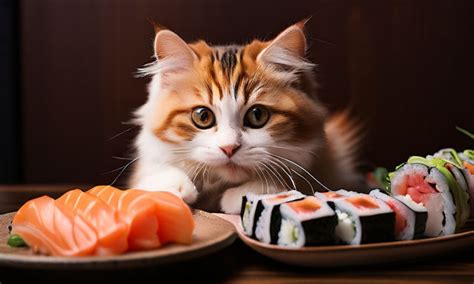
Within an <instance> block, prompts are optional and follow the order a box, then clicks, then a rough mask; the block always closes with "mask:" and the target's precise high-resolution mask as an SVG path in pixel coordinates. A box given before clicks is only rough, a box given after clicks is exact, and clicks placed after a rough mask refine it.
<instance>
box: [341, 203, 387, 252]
mask: <svg viewBox="0 0 474 284" xmlns="http://www.w3.org/2000/svg"><path fill="white" fill-rule="evenodd" d="M334 204H335V205H336V214H337V215H338V225H337V226H336V235H337V237H338V238H339V240H340V241H341V242H343V243H346V244H351V245H358V244H366V243H373V242H384V241H392V240H393V239H394V228H395V214H394V212H393V211H392V209H390V207H389V206H388V205H387V204H385V203H384V202H383V201H381V200H379V199H376V198H374V197H372V196H370V195H367V194H356V195H355V196H352V197H346V198H340V199H336V200H334Z"/></svg>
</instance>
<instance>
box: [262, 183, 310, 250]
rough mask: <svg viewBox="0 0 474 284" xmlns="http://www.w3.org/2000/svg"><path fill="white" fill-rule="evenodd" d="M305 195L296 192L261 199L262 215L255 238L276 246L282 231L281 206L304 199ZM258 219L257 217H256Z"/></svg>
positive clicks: (270, 195) (271, 195)
mask: <svg viewBox="0 0 474 284" xmlns="http://www.w3.org/2000/svg"><path fill="white" fill-rule="evenodd" d="M304 197H305V195H303V194H302V193H301V192H299V191H296V190H291V191H287V192H282V193H277V194H269V195H266V196H265V197H264V198H262V199H260V200H259V201H258V203H261V205H259V204H257V207H258V206H262V211H261V212H262V213H261V214H260V216H258V221H257V225H256V228H255V237H256V238H257V239H258V240H259V241H261V242H263V243H266V244H276V243H277V241H278V232H279V231H280V224H281V214H280V205H281V204H283V203H286V202H289V201H293V200H298V199H303V198H304ZM255 217H257V216H255Z"/></svg>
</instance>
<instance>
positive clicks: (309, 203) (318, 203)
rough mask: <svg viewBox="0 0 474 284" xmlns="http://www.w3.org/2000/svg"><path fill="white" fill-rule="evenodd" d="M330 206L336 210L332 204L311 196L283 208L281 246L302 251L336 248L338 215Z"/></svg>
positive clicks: (279, 235)
mask: <svg viewBox="0 0 474 284" xmlns="http://www.w3.org/2000/svg"><path fill="white" fill-rule="evenodd" d="M328 203H330V204H331V205H332V206H334V204H333V203H332V202H331V201H328V202H326V201H323V200H319V199H317V198H316V197H313V196H308V197H305V198H304V199H301V200H296V201H290V202H287V203H283V204H281V205H280V213H281V225H280V231H279V232H278V242H277V243H278V245H280V246H285V247H294V248H298V247H303V246H310V245H329V244H334V243H335V241H336V235H335V229H336V225H337V215H336V213H335V212H334V210H333V208H334V207H331V206H330V205H328Z"/></svg>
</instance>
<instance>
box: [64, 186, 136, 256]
mask: <svg viewBox="0 0 474 284" xmlns="http://www.w3.org/2000/svg"><path fill="white" fill-rule="evenodd" d="M56 202H59V203H62V204H63V205H65V206H66V207H68V208H70V209H72V210H73V211H74V212H76V213H77V214H79V215H80V216H81V217H82V218H83V219H84V220H85V221H87V222H88V223H89V224H90V225H91V226H92V227H93V228H94V229H95V231H96V233H97V238H98V244H97V248H96V252H95V254H96V255H100V256H108V255H117V254H121V253H123V252H125V251H126V250H127V249H128V234H129V231H130V226H129V225H128V224H127V223H126V222H125V220H124V216H121V214H120V212H119V211H118V210H116V209H115V208H114V207H112V206H110V205H108V204H107V203H105V201H103V200H102V199H100V198H98V197H97V196H94V195H92V194H89V193H87V192H83V191H81V190H79V189H74V190H70V191H68V192H66V193H65V194H64V195H62V196H61V197H60V198H58V199H57V200H56Z"/></svg>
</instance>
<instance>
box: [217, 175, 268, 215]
mask: <svg viewBox="0 0 474 284" xmlns="http://www.w3.org/2000/svg"><path fill="white" fill-rule="evenodd" d="M263 188H264V187H263V186H262V185H261V184H260V183H258V182H248V183H245V184H243V185H240V186H237V187H233V188H229V189H227V190H226V191H224V194H223V195H222V198H221V202H220V205H221V211H222V212H224V213H227V214H239V213H240V208H241V204H242V197H243V196H244V195H245V194H247V193H249V192H253V193H256V194H262V193H263V192H262V191H263ZM265 189H266V190H267V192H277V189H276V188H269V187H266V188H265Z"/></svg>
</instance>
